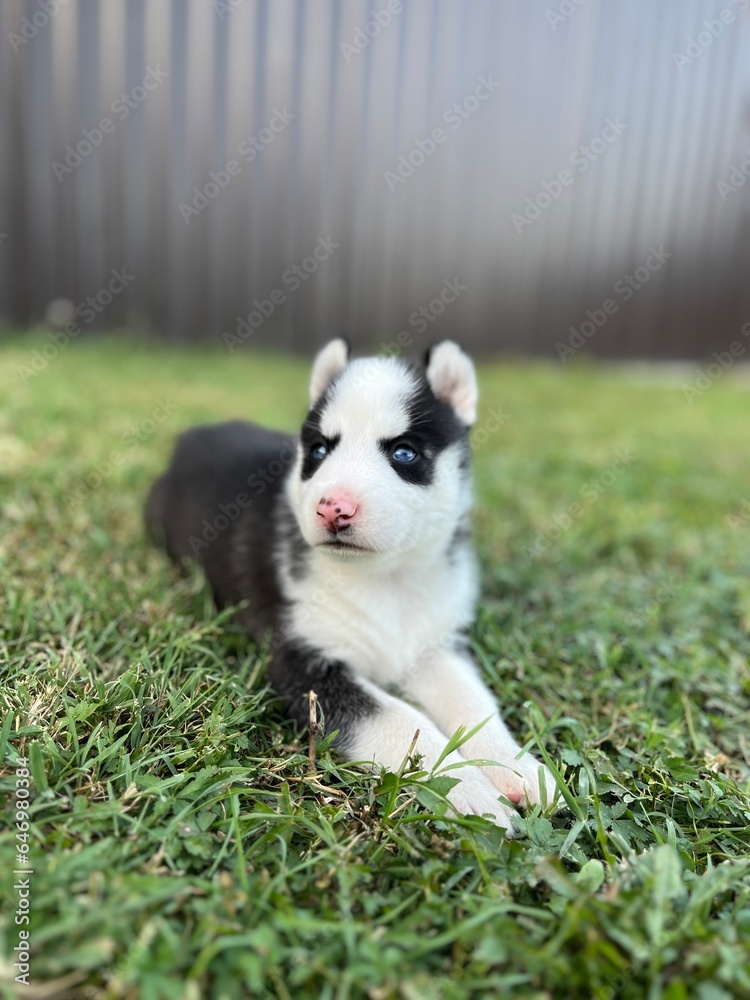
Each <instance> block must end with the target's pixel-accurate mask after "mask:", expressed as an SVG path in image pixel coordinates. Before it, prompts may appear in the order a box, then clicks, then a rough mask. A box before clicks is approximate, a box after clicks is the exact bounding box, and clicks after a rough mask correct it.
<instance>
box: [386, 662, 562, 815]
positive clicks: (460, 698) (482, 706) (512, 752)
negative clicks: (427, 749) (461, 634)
mask: <svg viewBox="0 0 750 1000" xmlns="http://www.w3.org/2000/svg"><path fill="white" fill-rule="evenodd" d="M402 687H403V688H404V691H405V693H407V694H408V695H409V696H410V697H412V698H414V699H415V700H416V701H418V702H419V703H420V704H421V705H422V707H423V708H424V709H425V711H426V712H427V714H428V715H429V717H430V718H431V719H432V720H433V721H434V722H435V724H436V725H437V726H438V727H439V728H440V729H441V730H442V731H443V732H445V733H454V732H455V731H456V730H457V729H458V727H459V726H465V728H466V729H467V730H470V729H473V728H474V727H475V726H477V725H479V723H480V722H482V721H484V720H485V719H487V720H488V721H487V722H486V723H485V725H484V726H482V728H481V729H480V730H479V732H478V733H477V734H476V735H475V736H473V737H472V738H471V739H469V740H467V741H466V743H464V744H463V745H462V746H461V748H460V752H461V754H462V755H463V756H464V757H465V758H466V759H467V760H480V759H482V760H491V761H497V765H493V766H486V767H483V768H482V770H483V771H484V773H485V774H486V775H487V776H488V777H489V778H490V780H491V781H492V783H493V784H494V785H495V787H496V788H498V789H499V790H500V791H501V792H502V793H503V794H504V795H505V796H506V797H507V798H509V799H510V800H511V802H516V803H529V802H541V792H540V787H539V780H540V779H539V774H540V770H541V772H542V773H543V775H544V783H545V788H546V793H547V801H548V802H552V801H553V800H554V799H555V795H556V785H555V779H554V778H553V776H552V774H551V773H550V771H549V770H548V769H547V768H546V767H544V766H543V765H542V764H540V763H539V761H537V760H536V758H535V757H533V756H532V755H531V754H530V753H525V754H524V755H523V756H522V757H520V758H519V759H518V760H517V759H516V758H517V756H518V754H520V752H521V747H520V746H519V745H518V743H517V742H516V741H515V740H514V739H513V737H512V736H511V734H510V732H509V731H508V728H507V727H506V725H505V723H504V722H503V720H502V719H501V718H500V713H499V711H498V707H497V703H496V701H495V697H494V695H493V694H492V692H491V691H490V690H489V688H488V687H487V686H486V684H485V683H484V682H483V681H482V679H481V678H480V677H479V674H478V672H477V668H476V666H475V664H474V663H473V661H472V660H470V659H469V657H468V656H465V655H463V654H461V653H458V652H455V651H453V650H443V649H440V650H430V651H429V652H428V653H427V654H425V656H424V658H423V660H422V661H420V662H419V663H418V664H417V665H416V667H415V669H414V670H413V671H412V672H411V673H410V674H409V675H408V676H407V677H406V678H405V679H404V680H403V681H402Z"/></svg>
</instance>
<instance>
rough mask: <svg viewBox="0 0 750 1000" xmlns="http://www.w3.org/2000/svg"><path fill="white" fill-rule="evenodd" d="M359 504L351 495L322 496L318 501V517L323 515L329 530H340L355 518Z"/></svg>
mask: <svg viewBox="0 0 750 1000" xmlns="http://www.w3.org/2000/svg"><path fill="white" fill-rule="evenodd" d="M356 513H357V505H356V504H355V503H354V502H353V500H352V499H351V497H348V496H345V495H344V494H341V495H339V496H337V497H321V498H320V501H319V503H318V517H322V518H323V520H324V522H325V527H326V528H328V529H329V531H340V530H341V529H342V528H345V527H346V526H347V525H348V524H351V522H352V521H353V520H354V515H355V514H356Z"/></svg>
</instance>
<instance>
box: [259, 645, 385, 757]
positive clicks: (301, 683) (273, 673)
mask: <svg viewBox="0 0 750 1000" xmlns="http://www.w3.org/2000/svg"><path fill="white" fill-rule="evenodd" d="M268 673H269V680H270V681H271V684H272V685H273V687H274V689H275V690H276V691H278V693H279V694H280V695H281V696H282V698H283V699H284V701H285V704H286V711H287V715H289V716H290V717H291V718H292V719H294V721H295V722H296V723H297V725H298V726H299V727H300V728H305V727H306V726H307V724H308V721H309V704H308V699H307V694H308V692H309V691H311V690H312V691H314V692H315V693H316V694H317V696H318V703H319V705H320V706H321V708H322V709H323V715H324V718H325V730H326V732H328V733H330V732H333V731H334V730H336V729H338V731H339V733H338V736H337V737H336V740H335V745H336V746H337V747H339V748H343V749H344V750H345V749H346V747H347V746H348V745H350V744H351V742H352V740H353V736H354V729H355V727H356V723H357V722H358V721H359V720H360V719H364V718H367V717H372V716H373V715H376V714H377V713H378V712H379V711H380V706H379V705H378V702H377V701H376V700H375V699H374V698H373V697H372V695H370V694H369V693H368V692H367V691H365V690H364V689H363V688H362V687H361V686H360V684H358V683H357V680H356V678H355V677H354V675H353V674H352V672H351V670H350V669H349V667H347V666H346V664H345V663H342V662H341V661H339V660H331V659H329V658H328V657H326V656H325V654H324V653H321V652H319V651H317V650H315V649H312V648H311V647H309V646H306V645H304V644H303V643H301V642H294V641H292V642H287V643H285V644H284V645H283V646H282V647H281V648H280V649H279V650H277V651H276V652H275V653H274V654H273V656H272V658H271V663H270V665H269V670H268Z"/></svg>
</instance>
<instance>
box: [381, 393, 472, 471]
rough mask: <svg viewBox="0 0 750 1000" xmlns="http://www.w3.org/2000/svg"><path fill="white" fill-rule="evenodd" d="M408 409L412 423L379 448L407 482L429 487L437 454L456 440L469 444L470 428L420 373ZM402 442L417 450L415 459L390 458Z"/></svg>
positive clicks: (407, 403)
mask: <svg viewBox="0 0 750 1000" xmlns="http://www.w3.org/2000/svg"><path fill="white" fill-rule="evenodd" d="M406 408H407V412H408V414H409V426H408V427H407V428H406V430H405V431H404V433H403V434H400V435H399V436H398V437H397V438H392V439H390V440H386V441H381V442H380V447H381V450H382V451H383V453H384V454H385V456H386V457H387V458H388V459H389V461H390V463H391V468H392V469H393V471H394V472H395V473H396V475H397V476H399V477H400V478H401V479H403V480H404V482H406V483H412V484H413V485H414V486H429V485H430V483H431V482H432V480H433V477H434V473H435V461H436V459H437V456H438V455H439V454H440V452H442V451H444V450H445V449H446V448H449V447H450V446H451V445H452V444H456V443H457V442H465V443H466V446H467V447H468V436H469V435H468V429H467V428H466V427H465V426H464V424H462V423H461V421H460V420H459V419H458V417H457V416H456V413H455V412H454V410H453V407H451V406H450V404H448V403H444V402H443V401H442V400H441V399H438V398H437V396H436V395H435V393H434V392H433V391H432V388H431V387H430V384H429V383H428V382H427V380H426V378H425V377H424V374H421V375H420V376H419V378H418V382H417V385H416V387H415V389H414V391H413V392H412V393H411V394H410V396H409V398H408V400H407V402H406ZM401 444H403V445H408V446H409V447H411V448H413V449H414V450H415V451H416V452H417V458H416V459H415V460H414V461H413V462H394V461H392V460H391V453H392V451H393V449H394V448H396V447H398V445H401Z"/></svg>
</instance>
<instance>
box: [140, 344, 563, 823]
mask: <svg viewBox="0 0 750 1000" xmlns="http://www.w3.org/2000/svg"><path fill="white" fill-rule="evenodd" d="M310 403H311V408H310V410H309V412H308V414H307V417H306V419H305V422H304V423H303V425H302V429H301V432H300V435H299V438H298V439H292V438H289V437H287V436H285V435H283V434H279V433H277V432H275V431H270V430H265V429H263V428H261V427H257V426H255V425H253V424H249V423H242V422H234V423H228V424H220V425H218V426H211V427H197V428H194V429H192V430H189V431H187V432H186V433H184V434H183V435H182V436H181V438H180V439H179V441H178V443H177V446H176V449H175V453H174V456H173V458H172V463H171V465H170V467H169V469H168V470H167V472H166V473H165V475H164V476H162V477H161V479H159V480H157V481H156V483H155V484H154V485H153V487H152V489H151V493H150V495H149V498H148V501H147V505H146V517H147V522H148V524H149V527H150V530H151V533H152V535H153V536H154V537H155V538H156V539H157V541H159V542H160V543H161V544H162V545H163V546H164V547H165V548H166V550H167V552H168V553H169V554H170V555H171V556H172V558H173V559H175V560H177V561H182V560H185V559H191V558H192V559H197V561H198V562H200V563H201V565H202V566H203V568H204V570H205V572H206V575H207V577H208V580H209V582H210V584H211V586H212V588H213V592H214V596H215V599H216V603H217V605H218V606H219V607H223V606H227V605H242V607H241V609H240V610H239V611H238V614H237V618H238V621H239V622H240V623H241V624H242V625H243V626H244V627H245V628H246V629H247V631H248V632H249V633H250V634H251V635H253V636H255V637H256V638H258V639H262V638H263V637H264V635H267V634H268V632H269V630H270V631H271V648H272V655H271V661H270V667H269V675H270V681H271V683H272V685H273V686H274V687H275V689H276V690H277V691H278V693H279V694H280V695H281V696H282V697H283V698H284V700H285V703H286V706H287V710H288V713H289V715H291V717H292V718H293V719H295V720H296V721H297V723H298V724H300V725H302V726H304V725H305V724H306V722H307V720H308V692H310V691H311V690H312V691H315V692H316V694H317V696H318V699H319V704H320V706H321V707H322V710H323V717H324V723H325V728H326V730H327V731H329V732H330V731H334V730H337V731H338V736H337V737H336V746H337V747H338V748H339V749H340V751H341V752H343V753H344V754H345V755H346V756H347V757H348V758H349V759H351V760H366V761H371V762H375V763H376V764H382V765H383V766H384V767H386V768H388V769H390V770H396V769H398V768H399V767H400V765H401V764H402V762H403V760H404V757H405V755H406V754H407V752H408V750H409V748H410V746H411V744H412V741H413V740H414V737H415V734H416V733H417V731H418V733H419V735H418V738H417V743H416V749H417V751H418V753H420V754H421V755H422V757H423V766H424V767H425V768H426V769H428V770H429V769H432V768H433V767H434V765H435V764H436V763H437V761H438V759H439V757H440V755H441V753H442V752H443V750H444V748H445V746H446V743H447V742H448V739H449V737H450V736H451V735H452V734H453V733H455V731H456V730H457V729H458V728H459V726H465V727H466V729H467V730H471V729H473V728H474V727H476V726H478V725H479V724H480V723H484V725H482V726H481V728H480V729H479V730H478V731H477V732H476V734H475V735H474V736H472V737H471V738H470V739H469V740H468V741H467V742H465V743H464V744H463V745H462V746H461V747H460V750H459V751H456V752H453V753H451V754H450V755H448V756H447V757H446V758H445V760H444V761H443V762H442V764H441V770H442V769H443V768H447V769H448V770H447V771H446V773H447V774H448V775H449V776H450V777H454V778H457V779H459V780H458V783H457V784H456V785H454V787H453V788H452V789H451V791H450V792H449V793H448V798H449V800H450V802H451V804H452V806H453V808H454V809H455V810H456V811H457V812H459V813H476V814H482V815H487V816H489V817H490V818H491V819H492V821H493V822H495V823H496V824H497V825H498V826H500V827H502V828H504V829H505V830H507V831H508V832H509V833H510V832H512V830H513V816H514V815H515V813H514V810H513V808H512V806H510V805H509V804H508V802H510V803H515V804H516V805H523V804H526V803H533V802H539V801H540V774H543V775H544V780H545V786H546V791H547V795H548V796H549V799H550V801H551V800H552V798H553V796H554V789H555V783H554V779H553V778H552V775H551V774H550V773H549V771H546V769H545V768H543V767H542V766H541V765H540V764H539V763H538V762H537V760H536V759H535V758H534V757H533V756H532V755H531V754H529V753H525V754H522V753H521V748H520V747H519V746H518V744H517V743H516V741H515V740H514V739H513V737H512V736H511V735H510V733H509V732H508V730H507V728H506V726H505V724H504V723H503V721H502V719H501V717H500V714H499V712H498V708H497V704H496V702H495V698H494V696H493V695H492V693H491V692H490V691H489V689H488V688H487V687H486V685H485V684H484V683H483V681H482V680H481V678H480V676H479V674H478V672H477V668H476V666H475V664H474V663H473V662H472V659H471V657H470V655H469V651H468V643H467V641H466V637H465V632H466V629H467V628H468V626H469V625H470V624H471V621H472V618H473V615H474V605H475V601H476V598H477V579H478V577H477V567H476V564H475V560H474V556H473V553H472V550H471V547H470V541H469V519H470V512H471V507H472V488H471V473H470V456H471V451H470V445H469V429H470V427H471V426H472V424H473V423H474V421H475V419H476V404H477V385H476V377H475V373H474V366H473V364H472V362H471V360H470V359H469V358H468V357H467V355H466V354H464V353H463V351H461V350H460V349H459V348H458V347H457V346H456V344H454V343H452V342H451V341H443V342H441V343H440V344H438V345H437V346H435V347H434V348H433V349H432V350H431V351H430V353H429V355H428V357H427V359H426V362H425V364H424V365H418V364H416V363H412V362H408V361H405V360H402V359H400V358H394V357H383V358H364V359H359V360H354V361H350V360H349V353H348V347H347V344H346V342H345V341H344V340H333V341H331V343H329V344H328V345H327V346H326V347H325V348H324V349H323V350H322V351H321V352H320V353H319V354H318V356H317V357H316V359H315V362H314V364H313V369H312V377H311V381H310ZM467 759H468V760H477V761H482V763H481V765H470V764H463V766H460V767H454V766H453V765H458V764H462V762H463V761H465V760H467ZM499 795H502V796H504V797H505V799H506V802H505V803H503V802H501V801H500V799H499Z"/></svg>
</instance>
